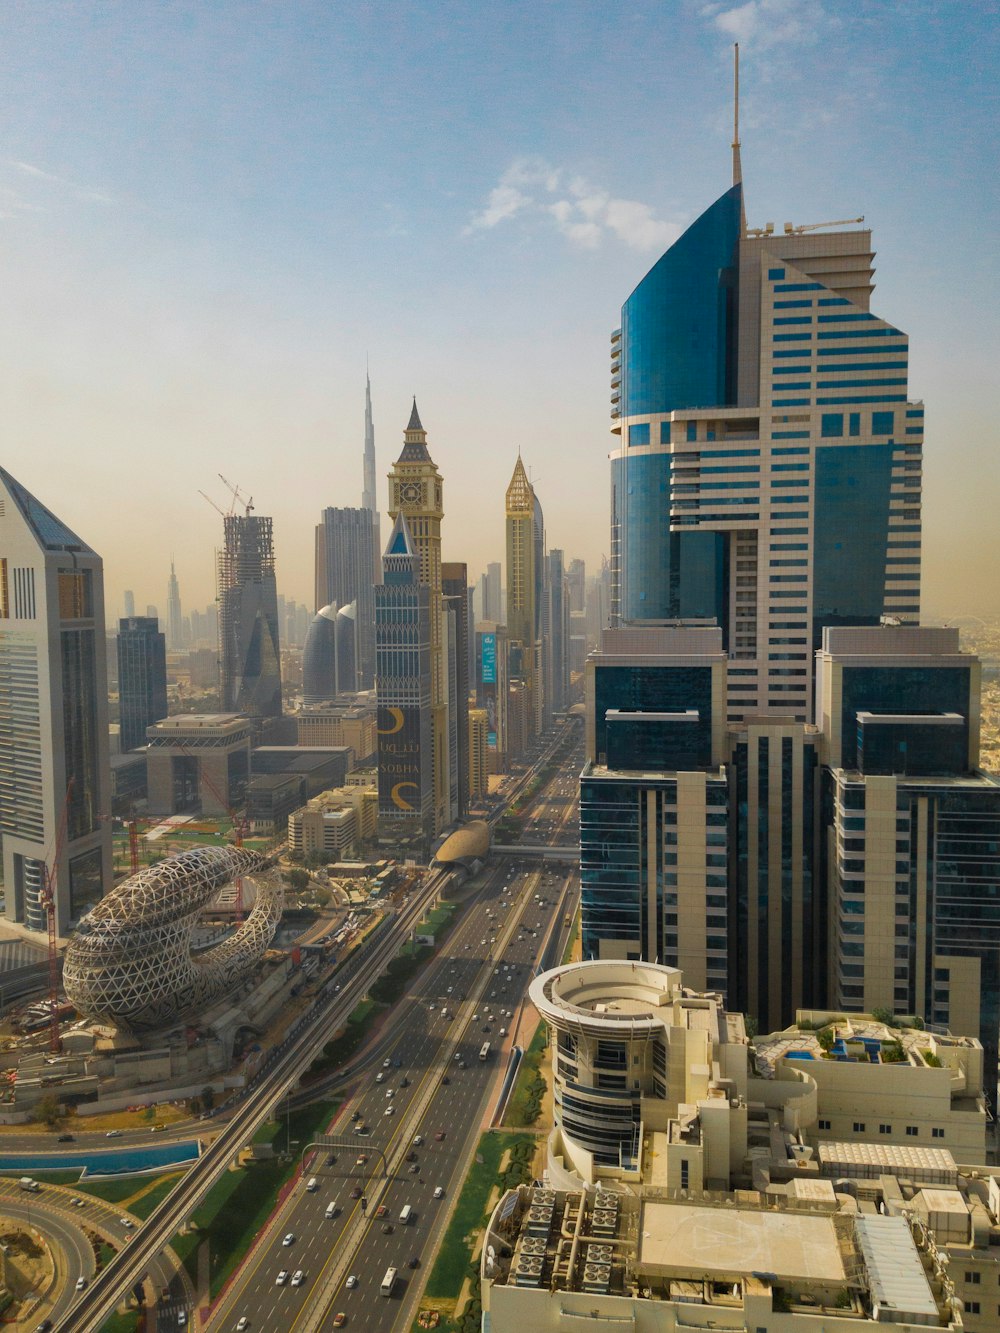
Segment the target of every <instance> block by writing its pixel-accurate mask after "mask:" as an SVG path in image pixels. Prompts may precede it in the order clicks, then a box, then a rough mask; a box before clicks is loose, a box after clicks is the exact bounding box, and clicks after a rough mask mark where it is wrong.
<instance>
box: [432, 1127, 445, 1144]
mask: <svg viewBox="0 0 1000 1333" xmlns="http://www.w3.org/2000/svg"><path fill="white" fill-rule="evenodd" d="M434 1137H435V1139H436V1140H437V1141H438V1143H443V1142H444V1130H443V1129H439V1130H438V1132H437V1133H436V1134H435V1135H434Z"/></svg>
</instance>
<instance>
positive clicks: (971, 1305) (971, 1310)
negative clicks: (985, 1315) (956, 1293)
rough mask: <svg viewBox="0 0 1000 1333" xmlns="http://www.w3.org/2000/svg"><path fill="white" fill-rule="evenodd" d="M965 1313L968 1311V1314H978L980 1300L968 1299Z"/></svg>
mask: <svg viewBox="0 0 1000 1333" xmlns="http://www.w3.org/2000/svg"><path fill="white" fill-rule="evenodd" d="M965 1313H966V1314H978V1313H979V1302H978V1301H966V1302H965Z"/></svg>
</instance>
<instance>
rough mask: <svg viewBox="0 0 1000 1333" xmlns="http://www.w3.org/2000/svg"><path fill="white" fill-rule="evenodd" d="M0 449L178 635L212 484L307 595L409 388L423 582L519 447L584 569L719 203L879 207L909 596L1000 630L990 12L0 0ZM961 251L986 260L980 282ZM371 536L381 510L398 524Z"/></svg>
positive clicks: (875, 6)
mask: <svg viewBox="0 0 1000 1333" xmlns="http://www.w3.org/2000/svg"><path fill="white" fill-rule="evenodd" d="M0 34H2V36H3V39H4V47H5V76H6V77H5V80H4V83H3V86H2V88H0V105H2V108H3V124H4V130H3V136H4V146H3V152H2V153H0V240H2V249H0V254H2V256H3V262H4V264H5V269H6V271H5V274H4V277H5V289H6V297H7V299H6V301H5V303H4V309H3V311H2V312H0V348H2V353H3V356H2V364H3V367H4V370H3V373H2V375H0V386H2V388H0V392H2V405H3V409H4V418H5V422H6V425H7V442H6V447H5V448H4V449H3V450H0V464H2V465H3V466H4V467H6V468H7V469H8V470H9V471H10V472H11V473H12V474H13V475H14V476H15V477H16V478H17V479H18V480H19V481H20V482H22V483H23V484H24V485H25V486H27V487H28V489H29V490H31V491H32V492H33V493H34V494H35V495H36V496H37V497H38V499H39V500H41V501H42V503H44V504H45V505H47V506H48V507H49V508H51V509H52V510H53V511H54V512H55V513H56V514H58V515H59V517H60V518H61V519H63V520H64V521H65V522H66V523H67V524H69V526H70V527H72V528H74V529H75V530H76V531H77V532H78V533H79V535H80V536H81V537H82V538H83V539H84V540H85V541H87V542H88V543H89V544H90V545H92V546H93V547H94V548H95V549H96V550H97V551H99V552H100V554H101V555H102V556H103V558H104V561H105V588H106V600H107V611H108V620H109V623H110V622H113V620H114V619H115V617H116V616H117V615H118V614H120V612H121V604H122V592H123V590H124V589H125V588H130V589H132V590H133V591H134V593H135V599H136V609H137V611H138V612H140V613H141V612H143V611H144V609H145V606H146V604H147V603H154V604H156V605H157V606H158V608H159V610H160V613H161V615H163V614H165V611H166V588H167V578H168V575H169V571H170V560H171V556H173V558H174V561H175V564H176V569H177V576H178V579H179V582H180V589H181V596H182V601H183V605H184V608H185V610H190V609H191V608H192V607H194V608H196V609H199V610H200V609H203V608H204V606H205V605H206V604H207V603H208V602H209V601H211V600H212V599H213V597H214V550H215V548H216V547H217V546H218V544H219V543H220V541H221V527H222V524H221V519H220V518H219V516H218V514H216V513H215V512H213V510H212V509H211V508H210V506H209V505H208V504H207V503H206V502H205V500H204V499H202V498H201V496H200V495H199V493H198V492H199V490H202V491H205V492H206V493H207V494H208V495H209V496H211V497H212V499H213V500H214V501H215V502H216V503H217V504H218V505H220V506H221V507H222V508H223V509H228V507H229V503H230V496H229V493H228V492H227V490H226V488H225V487H224V485H223V483H222V482H221V481H220V480H219V477H218V474H219V473H222V474H223V475H225V476H226V477H228V478H229V479H230V480H231V481H233V482H235V483H236V484H237V485H239V487H240V488H241V489H242V490H243V491H244V492H245V493H246V494H248V495H252V496H253V499H254V505H255V508H256V512H257V513H260V514H270V515H271V516H272V517H273V518H274V528H275V548H276V558H277V573H278V588H279V591H280V592H281V593H283V594H284V595H285V596H286V597H288V598H292V599H294V600H296V601H299V602H305V603H306V604H307V605H308V606H310V607H311V606H312V600H313V591H312V589H313V529H314V526H315V524H316V522H317V519H318V517H319V512H320V510H321V509H322V508H324V507H326V506H327V505H358V504H360V499H361V485H362V446H363V438H364V435H363V429H364V384H365V369H366V362H367V363H368V364H370V369H371V377H372V399H373V406H374V415H375V430H376V450H377V458H378V475H379V478H380V492H379V505H380V509H381V510H382V512H383V514H384V513H385V509H386V500H387V486H386V483H385V480H384V478H385V474H386V473H387V472H388V470H389V468H390V466H391V464H392V461H393V460H394V459H395V457H396V456H397V454H398V452H399V449H400V447H401V444H402V432H403V428H404V426H405V424H406V421H407V419H408V416H409V411H410V402H411V396H412V395H413V394H414V393H415V394H416V396H417V401H418V404H419V407H420V413H421V417H422V419H423V424H424V426H425V427H426V429H427V431H428V445H429V449H430V452H431V454H432V456H433V458H434V460H435V462H436V463H437V464H438V466H439V468H440V470H441V472H442V475H443V477H444V486H445V520H444V527H443V538H444V540H443V546H444V558H445V559H448V560H464V561H465V562H466V563H467V564H468V566H469V576H470V581H474V580H475V579H476V578H477V577H478V575H479V574H480V573H481V572H482V570H483V569H484V568H485V566H486V564H487V563H488V562H489V561H492V560H500V561H502V560H503V558H504V535H503V525H504V519H503V497H504V491H505V489H506V485H507V482H508V480H509V478H510V474H511V472H512V470H513V467H514V462H515V460H516V457H517V453H518V450H519V449H520V451H521V453H522V455H523V457H524V459H525V463H526V465H527V466H529V468H530V469H531V472H532V476H533V479H534V480H535V482H536V488H537V491H538V495H539V498H540V500H541V503H542V506H543V509H544V511H545V517H546V527H547V536H548V543H549V545H550V547H561V548H562V549H563V550H564V551H565V552H566V555H567V559H571V558H573V557H576V556H579V557H582V558H583V559H584V560H585V561H586V563H587V567H588V572H594V570H595V569H596V568H597V566H598V564H599V561H600V557H601V555H602V554H603V553H605V552H606V551H607V549H608V491H609V477H608V464H607V454H608V452H609V450H610V449H611V448H612V447H613V445H614V442H615V440H616V437H613V436H611V434H610V432H609V392H610V389H609V361H608V335H609V333H610V331H611V330H612V329H613V328H615V327H616V326H617V323H618V319H619V311H620V307H621V304H622V302H623V301H624V300H625V298H626V297H627V296H628V294H629V292H630V291H631V290H632V289H633V288H634V287H635V285H636V284H637V283H638V282H639V280H640V279H641V278H642V276H643V275H644V274H645V272H646V271H647V270H648V269H649V267H650V266H651V265H652V264H653V263H654V262H655V261H656V259H657V258H658V256H659V255H660V254H661V253H662V251H663V250H664V249H665V248H666V247H667V246H668V245H669V244H670V243H671V242H672V240H673V239H674V238H675V237H676V236H677V235H678V234H679V233H680V231H681V230H683V228H684V227H685V226H686V225H687V224H688V223H689V222H690V221H692V220H693V219H694V218H695V217H696V216H697V215H698V214H699V213H701V212H702V211H703V210H704V208H706V207H707V206H708V205H709V204H710V203H711V202H712V201H713V200H714V199H715V198H717V197H718V195H719V194H720V193H722V191H723V190H725V189H726V187H727V186H728V184H729V161H730V154H729V140H730V137H731V135H730V129H731V114H732V111H731V44H732V42H733V41H734V40H736V39H738V40H740V42H741V51H742V89H743V105H742V139H743V168H744V182H745V188H746V197H747V211H748V219H749V221H750V223H751V225H760V224H762V223H763V222H765V221H770V220H774V221H776V223H777V225H778V226H779V227H780V226H781V224H782V223H783V222H784V221H785V220H786V219H791V220H793V221H794V222H796V223H803V222H806V223H812V222H820V221H824V220H828V219H829V220H833V219H843V218H849V217H855V216H858V215H860V214H862V213H863V214H864V215H865V217H866V225H870V226H871V227H872V229H873V236H874V243H875V247H876V249H877V251H878V260H877V264H878V272H877V274H876V283H877V288H876V291H875V294H874V297H873V304H872V308H873V309H874V310H875V311H876V312H877V313H878V314H879V315H880V316H882V317H884V318H886V319H889V320H891V321H892V322H893V323H894V324H895V325H896V326H897V327H899V328H902V329H903V330H905V331H906V332H907V333H908V334H909V335H910V339H911V344H910V346H911V357H910V390H909V391H910V396H911V397H913V398H915V399H923V401H924V402H925V403H926V409H927V415H926V445H925V481H924V514H925V527H924V531H925V545H924V566H923V574H924V577H923V591H924V597H923V604H924V612H925V614H927V615H928V616H929V617H944V616H947V615H952V616H956V617H957V616H959V615H963V614H976V615H981V616H987V617H990V616H995V615H997V614H1000V590H998V587H997V580H996V578H995V576H994V574H993V570H992V567H991V566H992V561H991V559H990V558H989V556H988V551H989V550H990V549H991V546H990V543H991V542H992V540H993V533H994V527H995V523H994V514H995V512H996V508H997V500H998V497H1000V484H998V483H1000V471H998V464H997V461H996V457H995V450H994V449H993V448H992V447H991V446H992V444H993V440H992V438H991V435H992V434H995V428H994V429H993V430H992V431H991V427H992V425H993V422H994V419H995V413H994V411H993V410H992V400H991V397H990V396H989V394H988V388H987V386H988V384H989V383H990V376H991V375H992V374H994V373H995V372H994V365H995V363H996V360H997V356H996V353H997V343H998V341H1000V340H998V338H997V308H998V301H997V299H996V298H997V293H996V291H995V287H996V283H997V273H996V265H995V263H994V264H992V265H991V264H990V263H989V262H988V259H989V256H990V255H991V253H992V250H993V248H994V247H995V241H994V238H993V230H994V217H995V213H996V209H995V204H996V190H997V186H996V172H995V168H994V165H993V163H992V152H991V149H992V145H993V142H994V118H995V112H996V101H995V90H994V83H993V77H992V69H993V67H994V66H995V57H996V46H997V24H996V8H995V6H993V5H984V6H974V7H959V8H948V9H945V8H944V7H943V6H941V5H939V4H937V3H931V2H930V0H908V2H907V3H905V4H902V3H898V4H897V3H886V4H883V3H875V0H862V2H861V3H856V4H850V5H847V4H842V3H829V2H827V0H797V2H796V0H749V3H746V4H742V5H738V6H727V5H724V4H717V3H708V4H706V3H701V2H700V0H698V2H695V0H691V3H687V2H686V0H674V3H669V4H665V5H657V6H650V7H645V8H643V7H640V8H638V9H630V10H629V11H628V12H627V13H623V12H621V11H617V10H615V9H613V8H609V7H607V6H600V5H597V4H592V3H573V4H569V3H566V2H565V0H555V2H554V3H553V4H550V5H547V6H544V7H538V6H536V5H527V4H523V3H511V4H508V5H505V6H501V7H495V8H493V9H490V10H482V11H479V10H471V9H469V8H468V7H467V6H463V5H460V4H454V3H436V4H433V5H430V4H417V3H409V4H396V5H386V4H379V3H377V4H371V5H368V6H366V7H354V8H350V9H344V10H343V11H340V10H337V11H334V10H332V9H331V8H330V7H329V6H327V5H324V4H321V3H318V2H317V3H296V4H293V5H291V6H287V7H285V8H278V9H276V8H274V7H271V6H265V5H260V4H250V3H246V4H236V3H220V4H219V5H216V6H211V7H205V6H199V5H196V4H193V3H191V4H188V3H178V4H171V5H169V6H166V7H164V6H161V5H153V4H149V3H145V2H143V0H140V2H139V3H137V4H134V5H132V6H130V7H129V8H128V9H127V10H125V9H120V8H112V7H107V6H102V5H99V4H97V3H86V2H79V3H73V4H69V5H55V6H44V7H39V6H30V5H27V4H14V5H11V6H9V7H8V8H7V9H6V10H5V11H4V14H3V15H2V17H0ZM980 256H982V257H980ZM383 532H384V533H385V534H387V533H388V524H387V523H383Z"/></svg>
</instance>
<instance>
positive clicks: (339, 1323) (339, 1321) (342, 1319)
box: [333, 1310, 347, 1328]
mask: <svg viewBox="0 0 1000 1333" xmlns="http://www.w3.org/2000/svg"><path fill="white" fill-rule="evenodd" d="M346 1323H347V1315H346V1314H344V1312H343V1310H338V1311H337V1313H336V1314H335V1315H334V1316H333V1326H334V1328H343V1327H344V1325H345V1324H346Z"/></svg>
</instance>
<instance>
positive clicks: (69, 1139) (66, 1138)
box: [56, 1134, 75, 1143]
mask: <svg viewBox="0 0 1000 1333" xmlns="http://www.w3.org/2000/svg"><path fill="white" fill-rule="evenodd" d="M74 1141H75V1140H74V1138H73V1135H72V1134H60V1135H59V1136H58V1137H57V1138H56V1143H73V1142H74Z"/></svg>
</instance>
